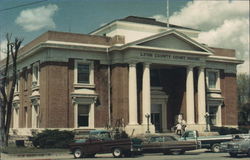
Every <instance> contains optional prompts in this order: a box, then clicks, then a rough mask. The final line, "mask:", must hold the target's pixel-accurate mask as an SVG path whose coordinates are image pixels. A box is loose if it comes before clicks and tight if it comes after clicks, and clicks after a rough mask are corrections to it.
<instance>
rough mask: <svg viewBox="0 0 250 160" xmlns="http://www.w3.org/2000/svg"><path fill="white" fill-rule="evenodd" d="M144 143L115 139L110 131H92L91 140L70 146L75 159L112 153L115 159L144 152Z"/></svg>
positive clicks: (83, 140) (134, 140)
mask: <svg viewBox="0 0 250 160" xmlns="http://www.w3.org/2000/svg"><path fill="white" fill-rule="evenodd" d="M141 143H142V141H141V140H140V139H136V138H132V139H131V138H121V139H114V138H112V136H111V133H110V132H109V131H103V130H101V131H92V132H90V135H89V138H86V139H78V140H76V141H75V142H73V143H71V144H69V147H70V151H71V152H72V153H73V155H74V157H75V158H82V157H94V156H95V154H97V153H112V154H113V156H114V157H122V156H123V155H124V156H131V155H132V154H134V153H138V152H141V151H142V145H141Z"/></svg>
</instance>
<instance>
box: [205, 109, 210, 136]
mask: <svg viewBox="0 0 250 160" xmlns="http://www.w3.org/2000/svg"><path fill="white" fill-rule="evenodd" d="M205 119H206V130H205V132H209V129H208V125H209V113H208V112H206V114H205Z"/></svg>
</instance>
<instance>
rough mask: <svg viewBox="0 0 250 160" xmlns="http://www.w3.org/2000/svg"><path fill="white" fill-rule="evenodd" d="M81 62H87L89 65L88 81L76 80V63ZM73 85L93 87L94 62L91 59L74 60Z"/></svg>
mask: <svg viewBox="0 0 250 160" xmlns="http://www.w3.org/2000/svg"><path fill="white" fill-rule="evenodd" d="M79 63H81V64H87V65H89V83H78V82H77V78H78V77H77V76H78V70H77V69H78V68H77V65H78V64H79ZM74 86H83V87H87V88H88V87H93V86H94V62H93V61H87V60H75V62H74Z"/></svg>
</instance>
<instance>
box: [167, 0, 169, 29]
mask: <svg viewBox="0 0 250 160" xmlns="http://www.w3.org/2000/svg"><path fill="white" fill-rule="evenodd" d="M167 27H168V28H169V0H167Z"/></svg>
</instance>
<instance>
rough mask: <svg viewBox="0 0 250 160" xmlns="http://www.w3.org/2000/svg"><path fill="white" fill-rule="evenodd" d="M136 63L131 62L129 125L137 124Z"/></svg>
mask: <svg viewBox="0 0 250 160" xmlns="http://www.w3.org/2000/svg"><path fill="white" fill-rule="evenodd" d="M136 83H137V79H136V64H129V125H137V124H138V122H137V84H136Z"/></svg>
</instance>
